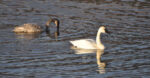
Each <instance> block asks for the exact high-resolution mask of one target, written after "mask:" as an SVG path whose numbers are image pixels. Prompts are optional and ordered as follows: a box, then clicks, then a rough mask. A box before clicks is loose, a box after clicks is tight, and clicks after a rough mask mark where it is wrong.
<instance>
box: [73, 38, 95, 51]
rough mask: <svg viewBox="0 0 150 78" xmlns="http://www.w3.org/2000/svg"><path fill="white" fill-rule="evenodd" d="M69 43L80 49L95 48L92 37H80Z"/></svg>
mask: <svg viewBox="0 0 150 78" xmlns="http://www.w3.org/2000/svg"><path fill="white" fill-rule="evenodd" d="M70 43H71V44H72V45H74V46H76V47H77V48H82V49H96V42H95V41H94V40H93V39H81V40H74V41H70Z"/></svg>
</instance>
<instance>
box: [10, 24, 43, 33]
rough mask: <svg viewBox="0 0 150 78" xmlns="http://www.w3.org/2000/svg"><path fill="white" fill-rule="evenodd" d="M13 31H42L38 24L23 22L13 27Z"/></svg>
mask: <svg viewBox="0 0 150 78" xmlns="http://www.w3.org/2000/svg"><path fill="white" fill-rule="evenodd" d="M13 31H14V32H20V33H21V32H22V33H34V32H42V29H41V27H40V26H38V25H37V24H34V23H27V24H23V25H21V26H19V27H15V28H14V30H13Z"/></svg>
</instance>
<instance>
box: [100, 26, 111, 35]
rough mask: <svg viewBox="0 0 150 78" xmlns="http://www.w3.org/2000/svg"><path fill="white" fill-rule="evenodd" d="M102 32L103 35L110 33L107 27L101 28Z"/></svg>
mask: <svg viewBox="0 0 150 78" xmlns="http://www.w3.org/2000/svg"><path fill="white" fill-rule="evenodd" d="M100 31H101V32H102V33H109V31H108V30H107V28H106V27H105V26H101V27H100Z"/></svg>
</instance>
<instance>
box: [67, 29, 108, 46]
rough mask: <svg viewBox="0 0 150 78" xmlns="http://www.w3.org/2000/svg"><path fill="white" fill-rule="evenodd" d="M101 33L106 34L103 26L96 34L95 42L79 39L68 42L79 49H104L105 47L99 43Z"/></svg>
mask: <svg viewBox="0 0 150 78" xmlns="http://www.w3.org/2000/svg"><path fill="white" fill-rule="evenodd" d="M101 33H108V31H107V29H106V28H105V27H104V26H101V27H100V28H99V30H98V32H97V36H96V41H95V40H93V39H80V40H74V41H70V43H71V44H72V45H73V46H75V47H77V48H80V49H105V46H104V45H103V44H102V43H101V40H100V35H101Z"/></svg>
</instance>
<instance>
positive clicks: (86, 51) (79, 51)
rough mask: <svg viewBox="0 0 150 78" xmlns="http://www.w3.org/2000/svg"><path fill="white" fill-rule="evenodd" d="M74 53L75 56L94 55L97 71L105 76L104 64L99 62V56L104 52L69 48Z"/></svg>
mask: <svg viewBox="0 0 150 78" xmlns="http://www.w3.org/2000/svg"><path fill="white" fill-rule="evenodd" d="M71 49H73V50H74V51H75V54H89V53H96V60H97V65H98V69H97V71H98V72H99V73H100V74H105V66H106V64H105V63H104V62H101V56H102V54H103V53H104V50H100V49H97V50H96V49H77V48H75V47H71Z"/></svg>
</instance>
